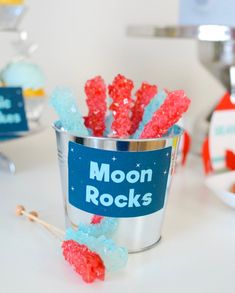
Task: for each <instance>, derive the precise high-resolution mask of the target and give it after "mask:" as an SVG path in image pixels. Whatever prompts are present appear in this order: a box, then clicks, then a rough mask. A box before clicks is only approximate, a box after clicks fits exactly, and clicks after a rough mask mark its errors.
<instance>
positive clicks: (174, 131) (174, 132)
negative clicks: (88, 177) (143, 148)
mask: <svg viewBox="0 0 235 293" xmlns="http://www.w3.org/2000/svg"><path fill="white" fill-rule="evenodd" d="M52 128H53V129H54V130H55V132H57V133H62V134H67V135H69V136H74V137H77V138H82V139H96V140H100V141H107V140H108V141H123V142H144V141H149V142H151V141H163V140H168V139H173V138H176V137H180V136H182V134H183V133H184V128H182V127H181V126H179V125H177V124H175V125H173V126H172V127H171V131H170V133H169V134H168V135H165V136H162V137H156V138H117V137H116V138H115V137H107V136H105V137H104V136H93V135H78V134H73V133H70V132H68V131H67V130H65V129H64V128H63V126H62V125H61V122H60V120H56V121H55V122H53V123H52Z"/></svg>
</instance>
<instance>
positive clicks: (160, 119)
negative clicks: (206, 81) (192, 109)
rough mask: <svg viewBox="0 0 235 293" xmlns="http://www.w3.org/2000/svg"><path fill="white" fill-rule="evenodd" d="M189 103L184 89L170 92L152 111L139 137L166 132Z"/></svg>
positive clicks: (159, 134) (154, 135)
mask: <svg viewBox="0 0 235 293" xmlns="http://www.w3.org/2000/svg"><path fill="white" fill-rule="evenodd" d="M189 104H190V100H189V98H188V97H187V96H186V95H185V93H184V91H182V90H178V91H173V92H170V93H169V94H168V96H167V98H166V100H165V101H164V103H163V104H162V105H161V107H160V108H159V109H158V110H157V111H156V112H155V113H154V115H153V117H152V119H151V121H150V122H148V123H147V124H146V125H145V127H144V130H143V132H142V133H141V135H140V138H155V137H161V136H162V135H164V134H165V133H167V131H168V129H169V128H170V127H171V126H173V125H174V124H175V123H176V122H177V121H178V120H179V119H180V118H181V116H182V114H183V113H184V112H186V111H187V109H188V107H189Z"/></svg>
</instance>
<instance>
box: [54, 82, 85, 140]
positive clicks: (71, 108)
mask: <svg viewBox="0 0 235 293" xmlns="http://www.w3.org/2000/svg"><path fill="white" fill-rule="evenodd" d="M50 104H51V105H52V106H53V108H54V109H55V111H56V112H57V114H58V116H59V118H60V121H61V123H62V126H63V127H64V129H65V130H67V131H69V132H71V133H73V134H77V135H88V130H87V129H86V127H85V125H84V121H83V118H82V115H81V113H80V111H79V108H78V105H77V102H76V97H75V95H74V94H73V92H72V91H71V90H70V89H67V88H57V89H55V90H54V91H53V93H52V95H51V98H50Z"/></svg>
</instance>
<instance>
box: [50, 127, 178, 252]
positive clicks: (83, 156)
mask: <svg viewBox="0 0 235 293" xmlns="http://www.w3.org/2000/svg"><path fill="white" fill-rule="evenodd" d="M54 129H55V132H56V137H57V148H58V157H59V165H60V174H61V182H62V191H63V197H64V205H65V213H66V224H67V226H68V227H71V226H72V227H76V226H77V225H79V223H81V222H83V223H90V221H91V218H92V216H93V214H98V215H103V216H108V217H115V218H118V228H117V231H116V233H115V235H114V240H116V242H117V244H118V245H121V246H125V247H127V249H128V251H129V252H138V251H142V250H145V249H148V248H150V247H152V246H153V245H154V244H155V243H157V242H158V241H159V239H160V237H161V228H162V222H163V217H164V212H165V206H166V201H167V194H168V191H169V186H170V182H171V177H172V173H173V169H174V165H175V161H176V155H177V149H178V144H179V140H180V137H181V135H182V132H183V130H182V129H181V128H180V127H178V126H174V127H173V128H172V129H171V131H170V132H169V133H168V135H167V136H166V137H163V138H158V139H146V140H145V139H141V140H138V139H116V138H105V137H92V136H90V137H78V136H75V135H71V134H69V133H67V132H66V131H64V130H63V128H62V127H61V125H60V123H59V122H56V123H55V125H54ZM114 166H116V167H115V168H114ZM141 168H142V169H141Z"/></svg>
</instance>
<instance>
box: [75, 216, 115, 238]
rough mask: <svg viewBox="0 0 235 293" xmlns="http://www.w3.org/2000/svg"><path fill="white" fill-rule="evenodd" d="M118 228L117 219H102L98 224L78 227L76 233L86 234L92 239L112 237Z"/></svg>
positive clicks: (82, 224)
mask: <svg viewBox="0 0 235 293" xmlns="http://www.w3.org/2000/svg"><path fill="white" fill-rule="evenodd" d="M117 227H118V219H116V218H103V219H102V220H101V222H100V223H99V224H84V223H80V224H79V225H78V231H81V232H83V233H87V234H89V235H91V236H94V237H99V236H101V235H105V236H106V237H109V238H110V237H112V236H113V234H114V233H115V232H116V230H117Z"/></svg>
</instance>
